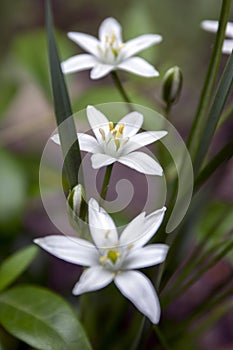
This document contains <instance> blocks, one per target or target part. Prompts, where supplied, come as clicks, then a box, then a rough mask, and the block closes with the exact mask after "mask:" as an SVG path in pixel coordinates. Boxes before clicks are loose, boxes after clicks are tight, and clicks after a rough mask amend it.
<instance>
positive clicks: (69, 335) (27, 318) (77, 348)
mask: <svg viewBox="0 0 233 350" xmlns="http://www.w3.org/2000/svg"><path fill="white" fill-rule="evenodd" d="M0 323H1V324H2V326H3V327H4V328H5V329H6V330H7V331H8V332H9V333H10V334H12V335H13V336H15V337H16V338H18V339H20V340H22V341H24V342H25V343H27V344H29V345H30V346H32V347H34V348H36V349H40V350H51V349H56V350H64V349H66V350H90V349H91V346H90V343H89V341H88V339H87V337H86V334H85V332H84V330H83V328H82V325H81V324H80V322H79V321H78V319H77V317H76V315H75V314H74V313H73V310H72V309H71V308H70V306H69V304H67V303H66V301H64V300H63V299H62V298H61V297H59V296H57V295H56V294H54V293H52V292H50V291H48V290H46V289H44V288H39V287H34V286H19V287H15V288H12V289H10V290H8V291H6V292H4V293H2V294H0Z"/></svg>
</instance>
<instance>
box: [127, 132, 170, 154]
mask: <svg viewBox="0 0 233 350" xmlns="http://www.w3.org/2000/svg"><path fill="white" fill-rule="evenodd" d="M165 135H167V131H146V132H141V133H140V134H137V135H134V136H132V137H131V138H130V140H129V141H128V142H127V143H126V144H125V146H124V153H123V154H128V153H130V152H132V151H135V150H136V149H138V148H141V147H143V146H146V145H149V144H151V143H153V142H155V141H157V140H160V139H161V138H162V137H164V136H165Z"/></svg>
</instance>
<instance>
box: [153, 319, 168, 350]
mask: <svg viewBox="0 0 233 350" xmlns="http://www.w3.org/2000/svg"><path fill="white" fill-rule="evenodd" d="M153 329H154V331H155V333H156V335H157V337H158V339H159V342H160V344H161V345H162V347H163V349H164V350H170V346H169V345H168V344H167V341H166V339H165V337H164V336H163V333H162V332H161V330H160V329H159V327H158V326H156V325H153Z"/></svg>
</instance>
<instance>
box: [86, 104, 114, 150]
mask: <svg viewBox="0 0 233 350" xmlns="http://www.w3.org/2000/svg"><path fill="white" fill-rule="evenodd" d="M86 112H87V119H88V121H89V124H90V126H91V128H92V130H93V132H94V134H95V137H96V138H97V140H98V141H99V142H100V143H101V142H102V141H103V140H102V136H101V133H100V131H99V129H100V128H102V129H103V130H104V132H105V134H107V133H108V131H109V120H108V119H107V118H106V117H105V115H104V114H103V113H102V112H100V111H99V110H98V109H96V108H95V107H93V106H87V109H86Z"/></svg>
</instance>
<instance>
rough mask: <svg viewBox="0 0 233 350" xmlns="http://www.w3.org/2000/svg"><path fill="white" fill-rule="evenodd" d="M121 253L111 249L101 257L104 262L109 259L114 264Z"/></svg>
mask: <svg viewBox="0 0 233 350" xmlns="http://www.w3.org/2000/svg"><path fill="white" fill-rule="evenodd" d="M120 255H121V253H120V252H118V251H117V250H109V251H108V253H107V255H102V256H101V257H100V262H101V263H102V264H104V263H106V262H107V261H108V260H110V261H111V262H112V263H113V264H115V263H116V261H117V259H118V258H119V257H120Z"/></svg>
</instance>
